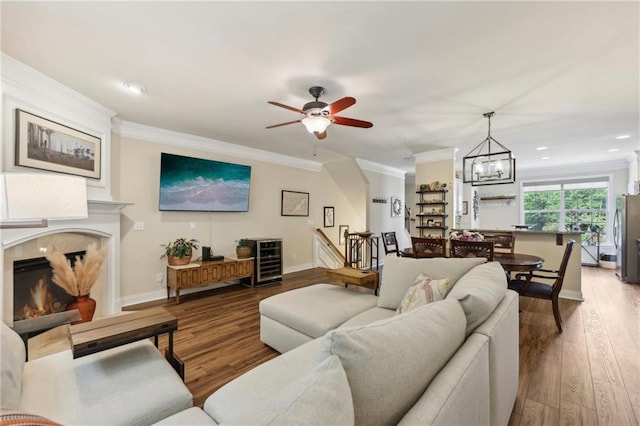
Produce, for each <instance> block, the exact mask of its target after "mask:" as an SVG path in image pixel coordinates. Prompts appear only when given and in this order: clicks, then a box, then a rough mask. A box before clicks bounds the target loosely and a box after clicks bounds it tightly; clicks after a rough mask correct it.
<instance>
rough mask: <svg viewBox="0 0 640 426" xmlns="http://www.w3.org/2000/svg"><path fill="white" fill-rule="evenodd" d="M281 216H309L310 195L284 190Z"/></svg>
mask: <svg viewBox="0 0 640 426" xmlns="http://www.w3.org/2000/svg"><path fill="white" fill-rule="evenodd" d="M280 215H281V216H309V193H308V192H298V191H287V190H284V189H283V190H282V200H281V204H280Z"/></svg>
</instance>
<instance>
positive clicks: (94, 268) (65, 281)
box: [45, 243, 107, 322]
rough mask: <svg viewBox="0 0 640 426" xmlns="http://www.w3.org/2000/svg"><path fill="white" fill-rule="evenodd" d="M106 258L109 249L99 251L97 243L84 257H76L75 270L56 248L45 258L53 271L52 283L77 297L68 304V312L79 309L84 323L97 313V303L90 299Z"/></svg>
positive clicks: (90, 246)
mask: <svg viewBox="0 0 640 426" xmlns="http://www.w3.org/2000/svg"><path fill="white" fill-rule="evenodd" d="M106 256H107V248H106V247H102V248H101V249H98V248H97V244H95V243H91V244H89V246H87V250H86V252H85V255H84V257H82V258H80V256H78V257H76V261H75V264H74V265H73V268H72V267H71V262H70V261H69V259H67V257H66V256H65V255H64V253H62V252H61V251H60V250H58V249H56V248H54V249H53V251H52V252H51V253H48V254H47V255H46V256H45V258H46V259H47V260H48V261H49V263H50V264H51V269H52V271H53V279H52V281H53V282H54V283H55V284H56V285H58V286H59V287H61V288H62V289H63V290H64V291H65V292H67V293H68V294H70V295H71V296H74V297H75V300H73V301H71V302H70V303H68V304H67V307H66V310H68V311H69V310H73V309H77V310H78V311H79V312H80V316H81V317H82V322H89V321H91V320H92V319H93V314H94V313H95V311H96V301H95V300H94V299H92V298H91V297H90V294H91V288H92V287H93V285H94V284H95V283H96V282H97V281H98V279H99V278H100V276H101V275H102V267H103V264H104V259H105V257H106Z"/></svg>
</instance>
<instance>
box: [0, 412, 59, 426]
mask: <svg viewBox="0 0 640 426" xmlns="http://www.w3.org/2000/svg"><path fill="white" fill-rule="evenodd" d="M0 425H15V426H61V425H60V423H56V422H52V421H51V420H49V419H47V418H44V417H42V416H37V415H35V414H27V413H21V412H20V411H16V410H11V409H7V408H0Z"/></svg>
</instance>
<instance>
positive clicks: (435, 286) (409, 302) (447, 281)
mask: <svg viewBox="0 0 640 426" xmlns="http://www.w3.org/2000/svg"><path fill="white" fill-rule="evenodd" d="M451 287H453V280H452V279H451V278H443V279H441V280H434V279H432V278H431V277H429V276H427V275H426V274H425V273H424V272H420V273H419V274H418V276H417V277H416V279H415V280H414V281H413V284H412V285H411V287H409V289H408V290H407V292H406V293H405V294H404V297H403V298H402V301H401V302H400V305H399V306H398V309H396V313H398V314H401V313H403V312H408V311H410V310H412V309H415V308H417V307H418V306H422V305H426V304H428V303H431V302H436V301H438V300H442V299H444V297H445V296H446V295H447V293H448V292H449V290H451Z"/></svg>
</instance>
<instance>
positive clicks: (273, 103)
mask: <svg viewBox="0 0 640 426" xmlns="http://www.w3.org/2000/svg"><path fill="white" fill-rule="evenodd" d="M267 103H270V104H271V105H275V106H279V107H280V108H284V109H288V110H290V111H295V112H299V113H300V114H304V111H303V110H301V109H298V108H294V107H291V106H289V105H285V104H281V103H280V102H273V101H267Z"/></svg>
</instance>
